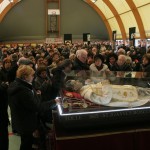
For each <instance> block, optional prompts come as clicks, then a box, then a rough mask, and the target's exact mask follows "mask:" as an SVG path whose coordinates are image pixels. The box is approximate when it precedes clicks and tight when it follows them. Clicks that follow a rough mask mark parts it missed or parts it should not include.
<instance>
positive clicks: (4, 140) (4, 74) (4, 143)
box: [0, 58, 11, 150]
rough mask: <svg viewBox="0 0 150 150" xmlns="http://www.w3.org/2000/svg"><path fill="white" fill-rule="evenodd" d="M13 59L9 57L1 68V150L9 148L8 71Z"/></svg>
mask: <svg viewBox="0 0 150 150" xmlns="http://www.w3.org/2000/svg"><path fill="white" fill-rule="evenodd" d="M10 66H11V61H10V59H8V58H5V59H4V60H3V67H2V68H1V70H0V150H8V123H9V120H8V113H7V108H8V96H7V88H8V73H9V69H10Z"/></svg>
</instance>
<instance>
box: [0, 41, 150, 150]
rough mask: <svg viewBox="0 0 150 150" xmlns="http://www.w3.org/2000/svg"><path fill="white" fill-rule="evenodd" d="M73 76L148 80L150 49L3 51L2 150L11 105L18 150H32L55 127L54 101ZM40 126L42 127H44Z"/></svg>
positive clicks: (102, 45)
mask: <svg viewBox="0 0 150 150" xmlns="http://www.w3.org/2000/svg"><path fill="white" fill-rule="evenodd" d="M71 70H91V71H92V72H93V73H94V74H95V75H97V76H98V74H99V73H100V72H102V71H106V72H108V73H109V72H110V71H136V72H143V73H141V74H140V75H141V77H150V48H149V47H148V48H146V47H142V46H141V45H139V46H138V47H133V46H131V47H129V46H125V45H124V44H122V45H119V46H118V47H117V49H116V50H114V49H112V46H111V44H110V42H108V41H106V42H95V43H92V44H89V45H86V44H83V43H76V44H43V45H37V46H36V47H32V46H23V47H17V46H16V47H10V48H8V47H5V46H2V47H0V97H1V98H0V134H1V135H0V149H3V150H8V124H9V119H8V113H7V107H8V104H9V106H10V110H11V118H12V122H11V124H12V129H13V132H14V133H15V132H17V133H18V134H19V135H20V136H21V146H20V150H27V149H28V150H30V149H31V147H32V145H33V143H34V141H33V135H37V132H38V130H39V128H40V127H39V125H41V126H42V125H43V126H44V123H45V122H51V119H52V118H50V116H51V111H52V109H55V106H56V101H55V98H56V96H57V95H58V92H59V91H60V89H61V88H62V87H63V84H64V83H63V82H64V79H65V78H66V75H67V73H69V72H71ZM117 75H118V76H119V74H117ZM41 122H42V123H41Z"/></svg>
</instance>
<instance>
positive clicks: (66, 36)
mask: <svg viewBox="0 0 150 150" xmlns="http://www.w3.org/2000/svg"><path fill="white" fill-rule="evenodd" d="M64 43H65V44H67V43H72V34H64Z"/></svg>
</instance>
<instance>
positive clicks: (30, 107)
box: [8, 65, 55, 150]
mask: <svg viewBox="0 0 150 150" xmlns="http://www.w3.org/2000/svg"><path fill="white" fill-rule="evenodd" d="M34 73H35V71H34V70H33V69H32V68H31V67H30V66H28V65H21V66H19V68H18V70H17V74H16V79H15V81H14V82H12V83H11V84H10V86H9V88H8V99H9V105H10V109H11V114H12V115H13V116H14V118H13V119H14V120H13V122H14V125H15V129H16V130H17V131H18V133H19V134H20V136H21V145H20V150H32V144H33V132H35V131H36V130H38V129H39V126H40V125H41V122H40V119H39V116H40V115H41V114H42V113H43V112H45V111H48V110H49V109H50V108H52V106H53V105H55V101H50V102H41V99H40V96H39V95H40V92H38V93H37V92H36V91H35V90H34V89H33V86H32V80H33V78H34Z"/></svg>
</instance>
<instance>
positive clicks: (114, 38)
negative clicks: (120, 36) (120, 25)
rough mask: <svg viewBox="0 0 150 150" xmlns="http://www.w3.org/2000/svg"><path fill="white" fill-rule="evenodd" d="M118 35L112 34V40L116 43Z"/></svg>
mask: <svg viewBox="0 0 150 150" xmlns="http://www.w3.org/2000/svg"><path fill="white" fill-rule="evenodd" d="M116 33H117V31H113V32H112V40H113V41H116Z"/></svg>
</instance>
